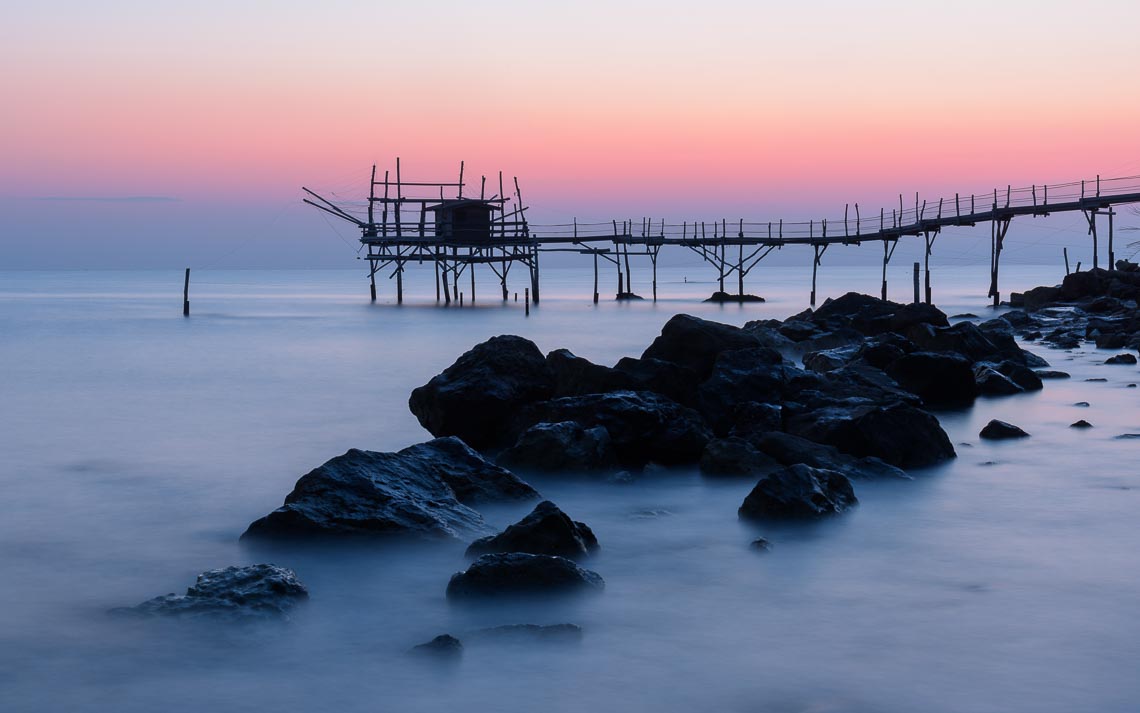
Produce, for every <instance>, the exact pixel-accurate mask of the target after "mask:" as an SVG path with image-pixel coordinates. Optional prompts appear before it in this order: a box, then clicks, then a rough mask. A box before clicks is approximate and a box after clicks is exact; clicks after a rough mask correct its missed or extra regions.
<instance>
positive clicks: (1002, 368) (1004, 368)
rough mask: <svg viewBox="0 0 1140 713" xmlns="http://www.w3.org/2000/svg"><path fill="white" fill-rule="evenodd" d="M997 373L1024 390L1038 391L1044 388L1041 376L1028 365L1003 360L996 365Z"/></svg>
mask: <svg viewBox="0 0 1140 713" xmlns="http://www.w3.org/2000/svg"><path fill="white" fill-rule="evenodd" d="M996 369H997V371H998V373H1000V374H1001V375H1003V376H1005V377H1007V378H1008V379H1009V380H1010V381H1012V382H1013V383H1015V384H1017V385H1018V386H1020V387H1021V388H1023V389H1025V390H1026V391H1040V390H1041V389H1042V388H1044V385H1043V384H1042V383H1041V377H1040V376H1039V375H1038V374H1037V373H1036V372H1034V371H1033V370H1032V369H1030V368H1029V367H1028V366H1025V365H1023V364H1018V363H1016V362H1013V361H1003V362H1002V363H1000V364H998V365H997V367H996Z"/></svg>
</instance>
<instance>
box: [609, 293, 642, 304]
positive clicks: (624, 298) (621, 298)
mask: <svg viewBox="0 0 1140 713" xmlns="http://www.w3.org/2000/svg"><path fill="white" fill-rule="evenodd" d="M614 299H615V300H617V301H618V302H628V301H631V300H633V301H636V300H643V299H645V298H644V297H642V296H641V295H639V294H637V293H636V292H619V293H617V294H616V295H614Z"/></svg>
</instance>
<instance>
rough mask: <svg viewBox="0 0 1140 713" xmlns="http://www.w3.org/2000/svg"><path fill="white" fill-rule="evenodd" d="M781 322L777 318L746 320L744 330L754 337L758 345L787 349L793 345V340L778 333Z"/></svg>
mask: <svg viewBox="0 0 1140 713" xmlns="http://www.w3.org/2000/svg"><path fill="white" fill-rule="evenodd" d="M782 324H783V323H782V322H779V321H777V320H762V321H761V320H757V321H752V322H747V323H745V325H744V331H746V332H748V333H749V334H751V335H752V336H753V337H756V341H757V342H759V346H762V347H768V348H770V349H788V348H791V347H793V346H795V344H796V343H795V342H794V341H792V340H791V339H788V338H787V337H785V336H784V335H783V334H780V329H779V328H780V327H781V326H782Z"/></svg>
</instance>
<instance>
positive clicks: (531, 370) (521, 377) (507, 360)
mask: <svg viewBox="0 0 1140 713" xmlns="http://www.w3.org/2000/svg"><path fill="white" fill-rule="evenodd" d="M554 389H555V379H554V374H553V373H552V371H551V369H550V367H549V366H548V365H547V363H546V358H545V357H543V356H542V352H540V351H539V350H538V347H536V346H535V345H534V343H533V342H531V341H530V340H528V339H523V338H522V337H516V336H513V335H506V336H499V337H492V338H491V339H489V340H487V341H485V342H483V343H481V344H477V345H476V346H475V347H474V348H472V349H471V350H470V351H468V352H466V353H464V354H463V355H462V356H460V357H459V359H457V360H456V361H455V363H454V364H452V365H451V366H449V367H447V368H446V369H444V370H443V372H442V373H440V374H438V375H436V376H434V377H432V379H431V381H429V382H428V383H426V384H424V385H423V386H420V387H418V388H416V389H415V390H413V391H412V395H411V398H410V399H409V400H408V407H409V408H410V409H411V411H412V413H413V414H415V416H416V418H417V419H419V422H420V425H422V426H423V427H424V428H426V429H427V430H428V431H429V432H430V433H431V434H432V435H433V436H458V437H460V438H462V439H463V440H464V441H465V442H466V443H467V444H468V445H470V446H472V447H473V448H478V449H480V450H482V449H486V448H493V447H497V446H506V445H509V442H504V436H505V435H507V434H508V433H509V431H508V429H506V428H504V424H506V423H508V422H509V421H510V419H511V417H512V416H513V415H514V414H515V412H516V411H518V409H520V408H522V407H523V406H525V405H527V404H530V403H534V402H536V401H542V400H545V399H549V398H550V397H552V396H553V395H554ZM516 435H517V434H516ZM511 440H513V439H511Z"/></svg>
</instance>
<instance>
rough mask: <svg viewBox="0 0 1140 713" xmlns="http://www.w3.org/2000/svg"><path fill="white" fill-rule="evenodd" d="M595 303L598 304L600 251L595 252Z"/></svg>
mask: <svg viewBox="0 0 1140 713" xmlns="http://www.w3.org/2000/svg"><path fill="white" fill-rule="evenodd" d="M594 304H598V253H596V252H595V253H594Z"/></svg>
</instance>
